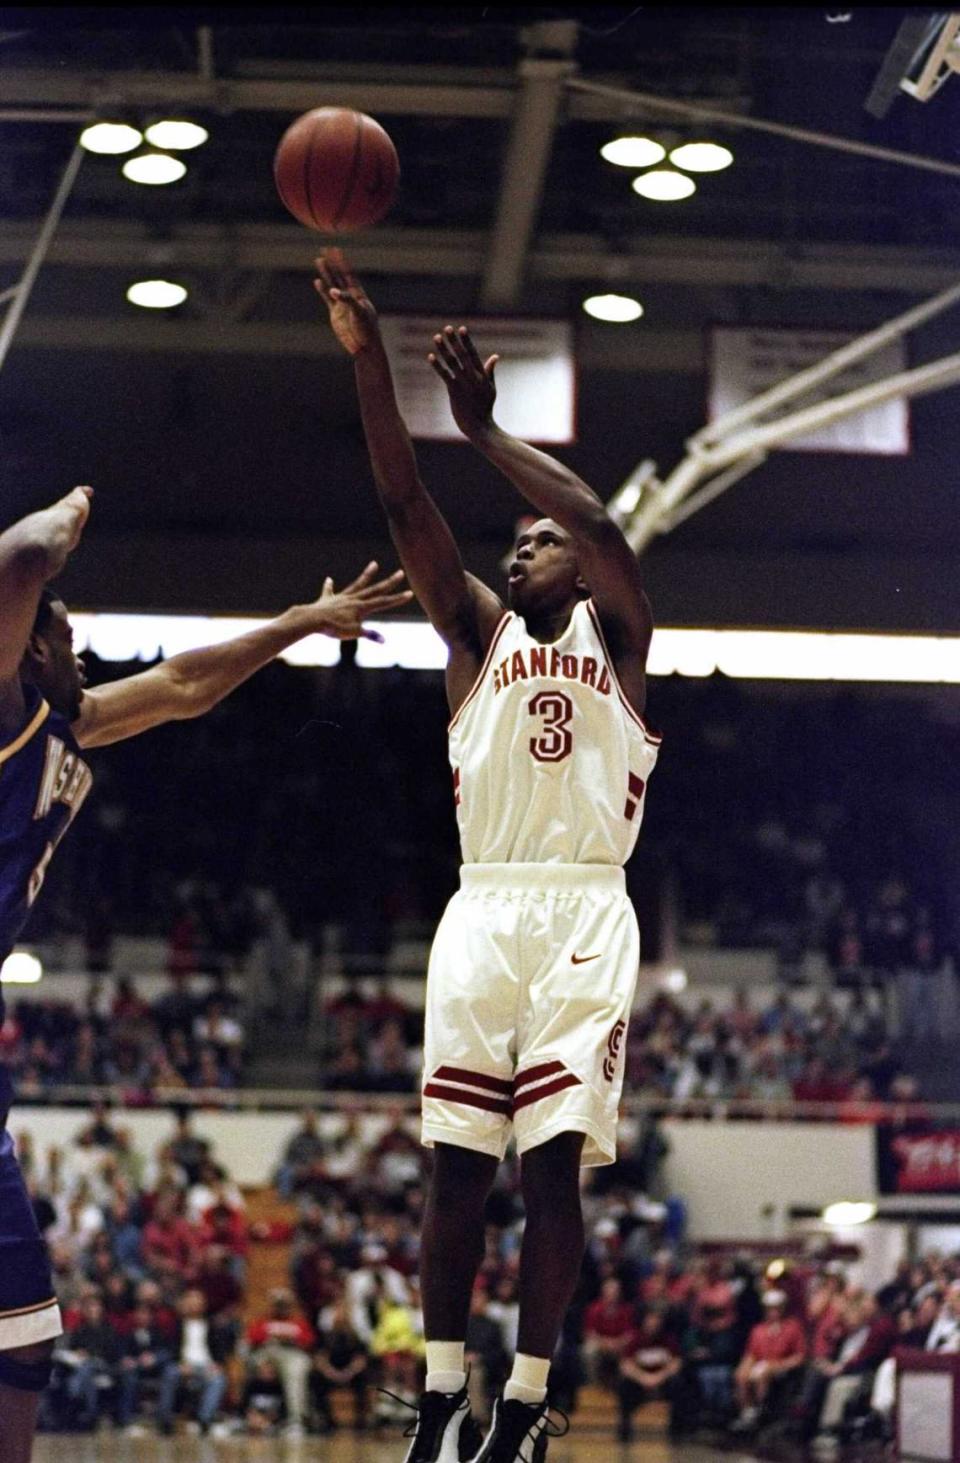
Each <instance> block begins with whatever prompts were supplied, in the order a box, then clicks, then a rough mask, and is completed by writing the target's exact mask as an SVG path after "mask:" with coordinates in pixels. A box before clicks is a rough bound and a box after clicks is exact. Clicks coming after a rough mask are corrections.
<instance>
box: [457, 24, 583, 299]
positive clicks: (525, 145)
mask: <svg viewBox="0 0 960 1463" xmlns="http://www.w3.org/2000/svg"><path fill="white" fill-rule="evenodd" d="M562 28H563V31H564V35H563V37H562V39H563V42H564V45H565V49H566V51H567V54H568V56H569V54H570V53H571V52H572V51H573V47H574V45H575V43H576V36H577V27H576V23H575V22H569V23H564V24H563V27H562ZM538 29H540V28H539V27H534V31H536V30H538ZM553 29H554V30H556V29H558V27H557V26H554V27H553ZM573 67H574V63H573V61H571V60H569V59H562V58H561V59H553V58H550V59H547V58H540V57H530V56H528V57H525V58H524V60H522V61H521V63H520V68H519V71H520V89H519V91H518V93H517V99H516V110H515V111H514V114H513V127H512V129H511V132H510V142H509V145H508V147H507V156H506V161H505V162H504V166H503V172H502V174H501V179H500V195H499V198H498V199H497V213H496V222H495V223H494V227H493V238H492V240H491V245H490V254H489V258H488V261H487V267H486V272H485V274H484V278H483V289H482V291H481V294H480V305H481V308H482V309H484V310H509V309H511V308H513V307H514V306H515V305H516V303H517V298H518V296H519V294H520V287H521V285H522V283H523V272H524V266H525V264H526V260H527V254H528V252H529V249H530V243H531V240H532V239H533V231H534V227H535V225H536V222H537V215H538V213H539V211H540V202H541V199H542V197H543V185H544V179H545V178H546V173H547V165H548V163H549V161H550V153H551V150H552V147H553V135H554V132H555V131H556V126H557V117H558V114H559V111H560V105H561V102H562V100H563V93H564V83H565V81H566V80H567V78H568V77H569V76H570V74H571V73H572V71H573Z"/></svg>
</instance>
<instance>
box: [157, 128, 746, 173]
mask: <svg viewBox="0 0 960 1463" xmlns="http://www.w3.org/2000/svg"><path fill="white" fill-rule="evenodd" d="M147 135H148V136H149V133H148V134H147ZM670 161H671V162H672V163H674V164H676V166H677V167H678V168H685V169H686V171H687V172H688V173H721V172H722V171H723V169H724V168H729V166H730V164H731V163H732V162H733V153H732V152H731V151H730V149H729V147H721V146H720V144H719V142H684V143H681V145H680V146H679V147H675V148H674V149H673V151H672V152H671V153H670Z"/></svg>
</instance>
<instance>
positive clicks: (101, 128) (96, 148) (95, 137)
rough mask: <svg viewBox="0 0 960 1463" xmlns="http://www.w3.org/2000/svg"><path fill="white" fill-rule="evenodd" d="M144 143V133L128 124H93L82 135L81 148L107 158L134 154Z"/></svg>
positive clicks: (85, 128)
mask: <svg viewBox="0 0 960 1463" xmlns="http://www.w3.org/2000/svg"><path fill="white" fill-rule="evenodd" d="M142 141H143V133H142V132H140V130H139V128H137V127H131V126H130V124H129V123H128V122H93V123H91V125H90V126H89V127H84V129H83V131H82V132H81V133H80V146H81V147H83V148H86V150H87V152H99V153H103V154H104V155H106V156H111V155H115V154H117V153H121V152H132V151H133V149H134V148H135V147H139V146H140V144H141V142H142Z"/></svg>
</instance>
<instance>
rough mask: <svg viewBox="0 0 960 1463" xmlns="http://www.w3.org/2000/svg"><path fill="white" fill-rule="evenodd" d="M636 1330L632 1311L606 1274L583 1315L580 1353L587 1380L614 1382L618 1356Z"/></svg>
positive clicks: (618, 1287)
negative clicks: (594, 1298) (606, 1277)
mask: <svg viewBox="0 0 960 1463" xmlns="http://www.w3.org/2000/svg"><path fill="white" fill-rule="evenodd" d="M636 1329H637V1318H636V1311H635V1309H634V1307H633V1306H632V1305H630V1303H629V1302H628V1301H625V1300H624V1298H623V1287H622V1286H621V1284H620V1281H619V1280H618V1279H616V1277H615V1276H610V1277H609V1278H608V1279H606V1280H605V1281H604V1282H603V1285H602V1286H601V1289H600V1295H599V1297H598V1298H597V1299H596V1300H595V1301H594V1302H593V1303H592V1305H589V1306H587V1309H586V1312H585V1314H584V1318H583V1351H582V1355H583V1364H584V1368H585V1370H586V1373H587V1376H588V1378H589V1379H590V1381H592V1382H602V1383H604V1384H607V1385H609V1386H613V1385H614V1383H615V1382H616V1380H617V1377H618V1376H619V1374H620V1358H621V1357H622V1356H623V1354H624V1352H625V1350H626V1348H627V1346H628V1344H629V1343H630V1342H632V1340H633V1338H634V1335H635V1333H636Z"/></svg>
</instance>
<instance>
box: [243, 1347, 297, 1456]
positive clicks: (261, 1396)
mask: <svg viewBox="0 0 960 1463" xmlns="http://www.w3.org/2000/svg"><path fill="white" fill-rule="evenodd" d="M240 1410H241V1412H242V1414H243V1420H244V1423H245V1424H246V1428H247V1432H249V1433H252V1434H253V1435H254V1436H255V1437H263V1436H264V1435H265V1434H269V1433H273V1432H276V1431H277V1429H278V1428H279V1427H280V1425H281V1423H283V1422H285V1421H286V1417H287V1408H286V1403H285V1402H284V1396H283V1383H282V1382H281V1380H280V1373H279V1371H278V1370H277V1364H276V1362H275V1361H271V1360H270V1358H269V1357H267V1356H264V1357H261V1358H260V1360H259V1361H255V1362H253V1363H252V1366H251V1370H250V1374H249V1375H248V1377H247V1381H246V1385H245V1386H244V1389H243V1398H242V1400H241V1403H240Z"/></svg>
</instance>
